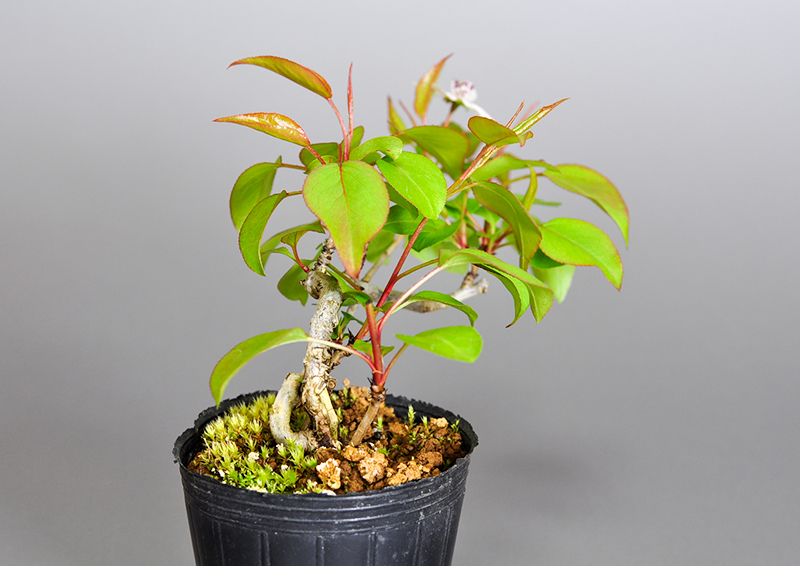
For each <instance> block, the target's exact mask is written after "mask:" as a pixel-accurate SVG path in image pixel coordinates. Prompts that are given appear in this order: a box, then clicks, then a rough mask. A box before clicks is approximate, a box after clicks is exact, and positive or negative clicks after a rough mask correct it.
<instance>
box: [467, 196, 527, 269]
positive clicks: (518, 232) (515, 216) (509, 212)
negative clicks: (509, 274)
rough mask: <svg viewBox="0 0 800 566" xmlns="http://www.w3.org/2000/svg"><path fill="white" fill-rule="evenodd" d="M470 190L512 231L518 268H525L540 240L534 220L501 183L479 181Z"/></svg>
mask: <svg viewBox="0 0 800 566" xmlns="http://www.w3.org/2000/svg"><path fill="white" fill-rule="evenodd" d="M472 192H473V193H474V194H475V198H476V199H478V202H480V203H481V204H482V205H483V206H485V207H486V208H487V209H489V210H491V211H492V212H494V213H495V214H497V215H498V216H500V217H501V218H502V219H503V220H505V221H506V222H507V223H508V225H509V226H510V227H511V229H512V230H513V231H514V239H515V241H516V243H517V249H518V250H519V264H520V268H522V269H526V268H527V267H528V264H529V263H530V262H531V259H532V258H533V254H535V253H536V250H537V249H538V248H539V242H541V241H542V232H541V230H539V227H538V226H537V225H536V222H534V221H533V219H532V218H531V216H530V214H528V211H527V210H525V209H524V208H523V207H522V204H521V203H520V202H519V200H517V197H516V196H514V194H513V193H512V192H511V191H509V190H508V189H506V188H505V187H503V186H501V185H498V184H496V183H489V182H488V181H480V182H479V183H478V184H477V185H475V186H474V187H472Z"/></svg>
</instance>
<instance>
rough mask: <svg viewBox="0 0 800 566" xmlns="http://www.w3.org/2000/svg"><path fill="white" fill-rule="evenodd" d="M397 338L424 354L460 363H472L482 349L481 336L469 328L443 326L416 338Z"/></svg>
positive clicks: (421, 333) (401, 335) (398, 335)
mask: <svg viewBox="0 0 800 566" xmlns="http://www.w3.org/2000/svg"><path fill="white" fill-rule="evenodd" d="M397 338H399V339H400V340H402V341H403V342H405V343H406V344H409V345H411V346H416V347H417V348H420V349H422V350H425V351H426V352H431V353H433V354H436V355H439V356H443V357H445V358H450V359H451V360H458V361H460V362H470V363H471V362H474V361H475V360H477V359H478V356H479V355H480V353H481V349H482V348H483V339H482V338H481V335H480V334H478V331H477V330H475V329H474V328H472V327H471V326H445V327H443V328H433V329H431V330H426V331H425V332H420V333H419V334H417V335H416V336H407V335H405V334H397Z"/></svg>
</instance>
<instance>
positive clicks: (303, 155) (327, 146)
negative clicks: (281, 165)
mask: <svg viewBox="0 0 800 566" xmlns="http://www.w3.org/2000/svg"><path fill="white" fill-rule="evenodd" d="M311 148H312V149H313V150H314V151H316V152H317V153H318V154H320V156H322V157H332V158H333V160H338V159H339V144H338V143H336V142H321V143H312V144H311ZM316 160H317V157H316V156H315V155H314V154H313V153H311V152H310V151H308V150H307V149H305V148H303V149H301V150H300V161H301V162H302V163H303V165H305V166H306V167H309V166H310V165H311V164H312V163H314V162H315V161H316Z"/></svg>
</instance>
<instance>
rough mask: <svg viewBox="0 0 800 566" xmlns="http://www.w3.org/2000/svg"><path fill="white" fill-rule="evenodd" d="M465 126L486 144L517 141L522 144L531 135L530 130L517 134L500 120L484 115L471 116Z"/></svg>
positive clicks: (497, 144) (499, 144) (501, 144)
mask: <svg viewBox="0 0 800 566" xmlns="http://www.w3.org/2000/svg"><path fill="white" fill-rule="evenodd" d="M467 126H468V127H469V129H470V130H472V133H473V134H475V135H476V136H477V138H478V139H479V140H481V141H482V142H483V143H485V144H486V145H496V146H498V147H502V146H504V145H508V144H512V143H518V144H519V145H520V146H523V145H525V142H526V141H527V140H529V139H530V138H532V137H533V133H531V132H526V133H524V134H522V135H520V134H517V133H516V132H515V131H514V130H512V129H511V128H507V127H506V126H504V125H503V124H501V123H500V122H496V121H494V120H492V119H491V118H486V117H484V116H473V117H472V118H470V119H469V122H467Z"/></svg>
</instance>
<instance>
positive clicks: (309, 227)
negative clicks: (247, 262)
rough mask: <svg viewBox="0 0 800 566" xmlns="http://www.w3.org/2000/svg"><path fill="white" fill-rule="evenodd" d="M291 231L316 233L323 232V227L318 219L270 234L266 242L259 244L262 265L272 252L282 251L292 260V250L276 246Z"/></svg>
mask: <svg viewBox="0 0 800 566" xmlns="http://www.w3.org/2000/svg"><path fill="white" fill-rule="evenodd" d="M292 232H302V233H304V234H305V233H306V232H317V233H318V234H324V233H325V229H324V228H323V227H322V224H321V223H320V221H319V220H315V221H314V222H311V223H309V224H303V225H302V226H295V227H294V228H288V229H286V230H282V231H280V232H278V233H277V234H275V235H274V236H271V237H270V238H269V239H268V240H267V241H266V242H264V243H263V244H261V265H262V266H264V265H266V264H267V258H268V257H269V254H271V253H273V252H279V253H282V254H284V255H285V256H287V257H290V258H291V259H292V261H294V256H293V255H292V252H290V251H289V250H287V249H286V248H284V247H278V245H279V244H280V243H281V241H282V239H283V237H284V236H286V235H287V234H291V233H292Z"/></svg>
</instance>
